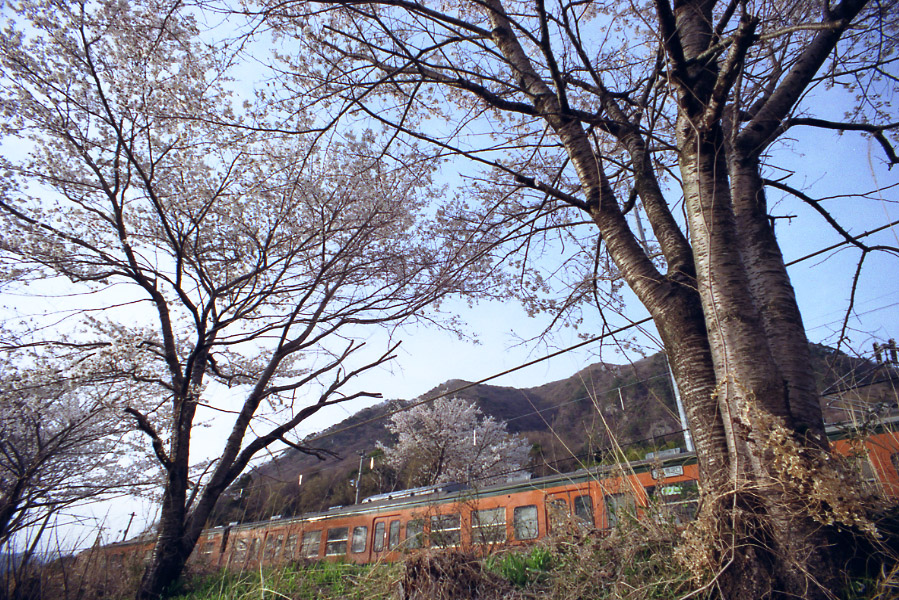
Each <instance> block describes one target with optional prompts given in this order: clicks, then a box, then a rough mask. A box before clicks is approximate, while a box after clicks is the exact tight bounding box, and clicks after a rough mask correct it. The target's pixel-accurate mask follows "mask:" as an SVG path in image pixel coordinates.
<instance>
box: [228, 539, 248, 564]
mask: <svg viewBox="0 0 899 600" xmlns="http://www.w3.org/2000/svg"><path fill="white" fill-rule="evenodd" d="M247 547H248V544H247V540H245V539H237V540H234V550H232V551H231V562H236V563H242V562H243V561H245V560H246V559H247Z"/></svg>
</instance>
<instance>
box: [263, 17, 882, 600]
mask: <svg viewBox="0 0 899 600" xmlns="http://www.w3.org/2000/svg"><path fill="white" fill-rule="evenodd" d="M260 4H261V8H260V9H259V13H258V14H259V16H260V18H261V19H263V20H264V22H265V23H268V24H269V25H270V26H271V27H272V28H273V29H274V30H275V31H277V32H280V33H282V34H283V35H284V38H283V39H284V40H285V42H286V41H288V40H289V44H288V43H285V50H284V51H283V52H282V55H281V58H282V59H283V60H284V61H285V62H284V64H282V66H281V69H282V71H283V72H285V73H287V74H288V76H287V77H285V79H284V82H285V85H284V90H285V91H284V94H285V96H286V97H292V98H295V99H296V100H295V101H298V102H299V101H303V102H310V103H311V102H314V101H318V102H319V103H320V106H321V107H322V110H325V109H326V108H327V109H330V112H329V113H328V114H329V115H330V116H331V118H332V119H333V120H335V121H337V120H344V121H352V120H353V119H360V118H363V117H364V118H365V119H368V120H369V122H375V123H379V124H380V125H382V126H383V127H385V128H387V129H392V130H393V131H394V132H396V136H395V137H394V138H390V140H391V144H392V145H396V146H399V144H401V143H403V142H407V143H412V142H415V143H423V142H427V143H430V144H432V147H433V148H434V152H435V154H439V155H441V156H444V157H454V158H457V159H462V158H464V159H468V160H470V161H471V162H472V164H474V165H480V166H481V167H483V169H482V171H481V172H480V175H479V179H478V180H476V181H475V182H474V185H473V186H471V188H470V189H469V190H467V191H468V194H467V195H466V197H465V199H464V202H463V201H460V202H458V203H446V204H445V205H443V206H442V207H441V215H442V216H443V217H444V222H445V226H446V227H447V228H453V227H455V228H457V231H458V232H459V236H460V237H469V238H471V237H472V236H474V235H475V233H476V232H477V233H478V234H483V235H492V236H495V237H496V239H504V240H505V241H506V242H507V243H506V244H505V245H502V246H501V247H502V251H503V252H506V254H502V255H500V257H501V258H502V260H504V261H507V263H506V264H507V265H508V266H510V267H512V269H517V270H518V274H519V276H520V278H519V280H518V281H519V282H520V285H519V286H518V288H517V289H514V290H512V291H513V292H514V293H516V294H517V295H519V296H523V297H524V298H525V299H526V301H528V302H529V305H530V306H531V307H532V308H534V309H535V310H547V311H550V312H552V313H553V315H554V316H555V317H556V322H558V323H560V322H562V321H565V320H569V319H570V320H573V321H575V322H577V321H578V318H577V316H576V314H575V313H576V311H577V310H578V308H579V307H581V306H583V305H584V304H585V303H592V304H594V306H596V307H598V308H600V309H601V310H602V309H604V308H605V307H606V301H607V300H608V299H612V300H615V299H616V298H618V299H620V296H618V295H617V291H618V289H619V287H618V286H620V285H621V284H622V283H623V284H626V285H627V286H628V287H629V288H630V290H631V292H632V293H633V295H634V296H635V297H636V298H637V299H638V300H639V302H640V303H641V304H642V305H643V307H645V309H646V310H647V311H648V312H649V314H650V315H651V317H652V319H653V321H654V323H655V329H656V330H657V332H658V336H659V338H660V339H661V342H662V343H663V344H664V348H665V351H666V353H667V355H668V359H669V361H670V364H671V368H672V370H673V373H674V376H675V378H676V380H677V384H678V387H679V388H680V392H681V395H682V397H683V400H684V404H685V407H686V412H687V416H688V420H689V423H690V427H691V429H692V432H693V437H694V441H695V445H696V449H697V454H698V458H699V464H700V471H701V474H702V479H703V492H704V501H703V503H702V509H703V510H702V516H703V519H702V522H703V523H705V526H704V528H697V529H696V530H694V531H696V532H700V533H697V535H698V536H699V537H697V538H691V539H693V540H694V545H693V546H692V549H691V550H688V551H687V552H686V553H685V556H689V557H690V566H692V567H694V568H696V569H697V571H698V572H705V573H706V576H707V577H708V581H710V582H712V583H713V584H714V585H715V586H717V587H718V588H719V589H720V590H721V592H722V595H723V596H724V597H758V598H760V597H768V596H784V595H786V596H791V595H800V596H803V597H807V598H828V597H832V594H833V593H835V590H837V589H838V588H839V587H840V585H841V584H840V583H839V581H838V578H839V576H838V574H839V573H840V571H841V569H840V566H839V561H840V557H839V556H837V555H836V553H835V552H834V551H833V550H832V549H833V548H834V547H835V544H834V542H833V539H832V538H831V537H830V536H831V535H834V534H836V533H837V531H838V528H837V527H831V526H830V525H831V524H832V523H834V522H841V523H842V524H843V525H845V526H847V527H850V528H855V531H859V529H860V528H861V529H863V528H865V527H868V525H865V524H864V523H865V517H864V516H863V515H862V514H861V513H863V512H864V509H863V508H860V507H858V506H857V505H856V506H855V508H852V506H851V503H849V502H847V501H846V498H849V496H844V495H843V492H842V490H846V489H849V488H848V487H847V486H845V485H842V484H841V483H840V481H841V479H840V476H839V475H838V474H836V473H835V471H834V468H833V466H832V465H833V463H834V461H832V460H831V459H830V458H829V455H828V450H827V446H828V444H827V439H826V437H825V435H824V424H823V418H822V414H821V408H820V404H819V399H818V396H817V390H816V389H815V380H814V374H813V373H812V371H811V361H810V360H809V351H808V340H807V338H806V334H805V330H804V327H803V324H802V318H801V314H800V312H799V309H798V307H797V303H796V300H795V294H794V291H793V288H792V286H791V283H790V278H789V276H788V274H787V271H786V268H785V266H784V259H783V256H782V253H781V249H780V246H779V243H778V239H777V237H776V236H775V231H774V226H773V221H774V219H773V217H772V215H771V212H772V209H771V207H770V206H769V201H768V194H771V193H772V190H774V191H776V193H777V194H778V195H780V194H781V193H786V194H789V197H790V198H796V199H798V200H799V201H800V202H802V203H804V204H806V205H808V206H810V207H811V208H812V209H813V210H814V211H815V212H816V213H817V214H818V215H820V217H822V218H823V219H824V221H823V222H826V223H827V225H828V226H830V227H833V228H834V229H835V230H836V231H837V232H838V233H839V235H840V236H842V237H843V239H844V240H845V241H846V242H847V243H848V244H850V245H852V246H854V247H855V248H857V249H858V250H859V252H860V256H861V257H862V260H861V261H860V263H859V269H860V268H861V263H862V262H863V259H864V257H866V256H869V255H870V254H871V253H872V252H877V251H883V252H887V253H891V254H893V255H894V256H895V255H896V254H897V253H899V251H897V248H896V247H894V246H877V245H874V244H871V245H869V244H867V243H865V241H864V240H862V239H859V238H856V237H854V236H852V235H851V234H850V233H849V229H848V228H847V227H846V226H844V225H841V224H840V223H839V222H838V220H837V219H836V218H835V217H834V215H833V214H831V212H830V211H828V210H827V208H826V207H825V204H824V203H822V202H820V201H818V199H817V198H816V197H815V196H818V197H823V196H827V195H828V193H827V192H826V191H822V192H820V193H807V192H804V191H802V190H800V189H799V188H800V187H801V185H802V184H801V183H795V181H800V182H801V181H803V178H804V177H807V180H815V179H817V178H818V176H819V174H820V172H821V169H822V168H823V166H822V165H818V164H806V165H804V167H803V168H804V171H803V173H801V174H798V175H797V177H796V178H795V179H791V178H790V174H791V172H792V171H791V169H790V168H789V167H786V166H785V165H782V164H779V163H778V159H777V157H778V156H781V157H782V156H784V154H780V155H778V154H777V153H776V152H775V151H776V150H778V149H782V148H784V146H785V145H786V144H788V143H789V141H790V136H791V134H792V133H793V132H796V131H798V130H800V129H802V128H810V127H811V128H823V129H826V130H831V131H843V132H846V133H847V134H851V135H867V136H871V138H872V139H874V140H875V141H876V142H877V145H878V147H880V148H882V150H883V157H884V160H885V162H886V163H887V164H889V165H892V164H895V163H896V162H897V157H896V154H895V151H894V146H893V143H894V142H895V131H896V129H897V127H899V125H897V123H896V122H895V118H894V113H891V109H890V106H891V104H890V102H891V100H892V99H893V98H892V94H893V91H894V89H895V81H896V75H895V65H896V61H897V53H896V37H897V21H896V19H897V16H899V10H897V7H896V4H895V2H892V1H890V2H870V1H867V0H843V1H842V2H839V3H832V2H829V1H822V2H814V1H811V2H799V3H783V2H777V1H767V0H756V1H736V0H734V1H727V2H715V1H714V0H677V1H675V2H671V1H669V0H653V1H651V2H650V1H639V2H626V3H621V2H613V1H604V0H593V1H587V2H555V3H554V2H546V1H544V0H533V1H531V0H483V1H477V2H466V1H446V2H436V3H432V2H425V1H419V0H372V1H362V0H315V1H313V0H294V1H283V0H279V1H277V2H262V3H260ZM293 49H296V50H297V51H296V52H293V51H292V50H293ZM304 89H305V90H309V91H308V92H307V93H306V94H305V95H303V96H299V95H298V94H297V90H304ZM847 90H848V92H849V94H850V95H852V100H851V103H852V106H851V109H850V110H849V111H848V114H847V115H846V116H845V119H840V118H838V117H837V118H834V117H833V115H832V111H829V110H827V109H828V108H829V107H830V106H831V103H830V101H828V98H829V97H831V96H832V95H836V96H837V98H838V99H837V100H836V102H842V100H843V98H844V97H843V96H842V95H841V94H842V93H844V92H846V91H847ZM300 98H302V100H300ZM391 147H393V146H391ZM387 151H388V150H385V152H387ZM877 188H878V185H877V184H876V182H871V183H870V187H868V188H866V189H859V190H858V196H857V198H859V199H864V198H872V197H873V198H877V197H878V194H877V193H876V192H875V193H874V194H873V195H871V194H869V191H870V190H872V189H877ZM875 208H876V206H875ZM877 210H879V208H877ZM644 222H645V223H648V225H649V226H648V227H647V228H646V229H645V230H644V227H643V223H644ZM497 247H498V248H499V247H500V246H497ZM560 247H563V248H565V249H566V252H567V254H564V255H563V254H558V255H560V256H561V257H562V259H561V261H557V262H550V263H549V266H547V267H546V269H545V270H543V271H542V272H544V273H548V274H549V276H551V277H554V278H555V279H557V280H558V281H560V283H559V284H558V285H557V286H556V287H555V288H554V287H553V285H551V284H549V283H548V281H549V280H548V279H547V278H542V279H541V278H539V277H538V275H539V274H540V273H541V269H540V267H539V266H538V265H539V263H538V262H536V261H535V260H534V259H535V258H537V259H540V260H541V261H543V263H544V264H546V262H547V261H548V260H549V259H548V255H543V256H540V253H541V251H542V250H545V249H549V250H548V251H549V252H557V253H558V250H557V249H558V248H560ZM572 248H573V249H574V250H571V249H572ZM856 281H857V280H856ZM854 286H855V283H853V290H854ZM559 288H562V291H563V292H564V295H562V296H560V297H550V296H548V295H547V294H548V293H552V292H553V291H555V290H558V289H559ZM573 314H575V316H574V317H572V315H573ZM785 456H787V457H788V458H785ZM809 490H815V493H816V494H817V495H816V496H815V499H814V500H813V501H811V502H810V501H809V499H810V497H809ZM701 532H705V533H701ZM703 536H705V537H703ZM702 540H704V541H702ZM791 597H792V596H791Z"/></svg>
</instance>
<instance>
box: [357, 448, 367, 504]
mask: <svg viewBox="0 0 899 600" xmlns="http://www.w3.org/2000/svg"><path fill="white" fill-rule="evenodd" d="M364 458H365V452H359V473H357V474H356V502H355V504H359V483H360V482H361V481H362V460H363V459H364Z"/></svg>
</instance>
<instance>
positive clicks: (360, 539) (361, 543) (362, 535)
mask: <svg viewBox="0 0 899 600" xmlns="http://www.w3.org/2000/svg"><path fill="white" fill-rule="evenodd" d="M367 539H368V527H365V526H364V525H361V526H359V527H354V528H353V545H352V546H350V551H352V552H354V553H356V554H359V553H360V552H365V542H366V541H367Z"/></svg>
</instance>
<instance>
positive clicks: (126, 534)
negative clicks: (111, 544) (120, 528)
mask: <svg viewBox="0 0 899 600" xmlns="http://www.w3.org/2000/svg"><path fill="white" fill-rule="evenodd" d="M134 517H135V514H134V513H131V518H130V519H128V524H127V525H125V533H123V534H122V541H123V542H124V541H125V540H127V539H128V530H129V529H131V521H133V520H134Z"/></svg>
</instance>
